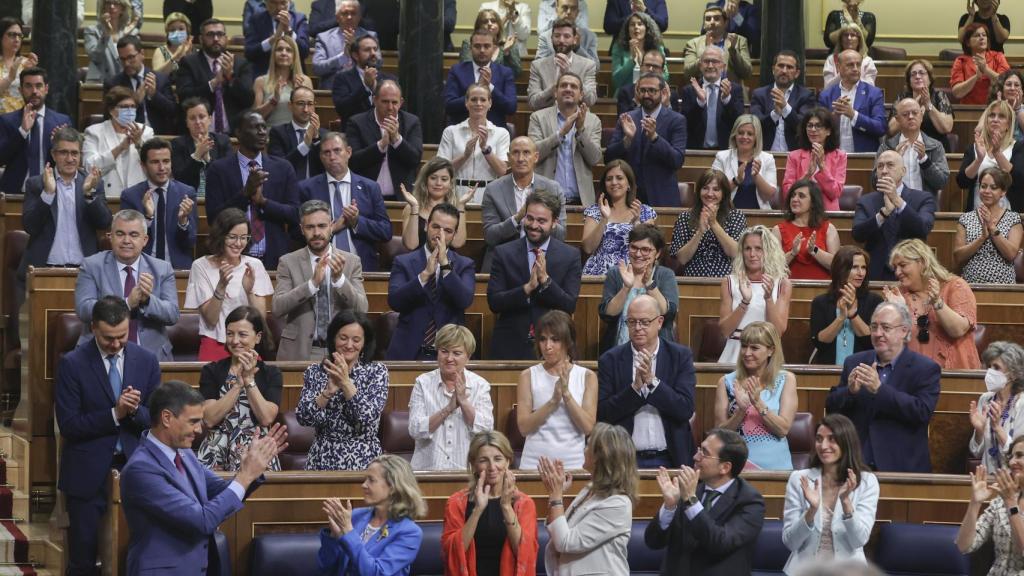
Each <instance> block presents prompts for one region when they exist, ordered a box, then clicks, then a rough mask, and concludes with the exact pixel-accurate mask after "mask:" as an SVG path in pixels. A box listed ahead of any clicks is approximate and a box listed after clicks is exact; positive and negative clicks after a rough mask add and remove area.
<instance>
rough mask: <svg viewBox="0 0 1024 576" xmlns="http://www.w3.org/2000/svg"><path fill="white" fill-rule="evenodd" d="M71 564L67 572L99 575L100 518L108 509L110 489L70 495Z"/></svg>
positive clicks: (68, 507)
mask: <svg viewBox="0 0 1024 576" xmlns="http://www.w3.org/2000/svg"><path fill="white" fill-rule="evenodd" d="M65 501H66V505H67V509H68V520H69V526H68V542H67V546H68V567H67V571H66V572H65V574H66V575H67V576H95V575H98V574H99V573H100V572H99V570H97V568H96V551H97V549H98V547H99V534H100V521H101V520H102V519H103V515H104V514H106V513H107V489H106V487H104V488H102V489H101V490H100V493H98V494H96V495H95V496H93V497H92V498H85V499H83V498H74V497H71V496H67V497H66V499H65Z"/></svg>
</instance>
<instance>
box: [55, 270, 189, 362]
mask: <svg viewBox="0 0 1024 576" xmlns="http://www.w3.org/2000/svg"><path fill="white" fill-rule="evenodd" d="M141 273H148V274H152V275H153V292H152V294H150V296H149V300H148V301H147V302H146V303H145V304H143V305H141V306H139V307H138V308H135V309H133V310H132V311H131V318H132V319H133V320H137V321H138V323H139V342H138V344H139V345H140V346H142V347H143V348H145V349H147V350H149V351H150V352H152V353H153V354H155V355H156V357H157V359H158V360H160V361H161V362H173V361H174V356H173V354H172V350H171V341H170V340H169V339H168V338H167V327H168V326H174V325H175V324H177V323H178V317H179V316H180V310H179V309H178V291H177V287H176V286H175V284H174V270H173V269H172V268H171V265H170V264H169V263H167V261H165V260H159V259H157V258H156V257H154V256H150V255H148V254H142V255H141V256H139V269H138V270H133V274H134V275H135V281H136V282H138V280H139V275H140V274H141ZM110 295H113V296H123V295H124V283H123V282H121V273H120V269H119V267H118V261H117V258H115V257H114V253H113V252H111V251H110V250H104V251H103V252H99V253H97V254H93V255H92V256H89V257H88V258H86V259H85V260H84V261H83V262H82V267H81V269H80V270H79V271H78V282H77V283H76V284H75V312H76V313H77V314H78V318H79V319H81V321H82V323H83V324H85V327H83V328H82V336H81V337H80V338H79V339H78V344H81V343H82V342H86V341H88V340H92V337H93V336H92V331H90V330H89V329H88V326H89V324H91V323H92V307H93V306H94V305H95V304H96V300H98V299H100V298H102V297H104V296H110Z"/></svg>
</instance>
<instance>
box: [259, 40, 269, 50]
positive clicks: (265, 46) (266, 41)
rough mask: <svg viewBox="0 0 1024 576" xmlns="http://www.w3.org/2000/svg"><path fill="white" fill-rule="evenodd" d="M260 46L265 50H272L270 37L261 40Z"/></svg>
mask: <svg viewBox="0 0 1024 576" xmlns="http://www.w3.org/2000/svg"><path fill="white" fill-rule="evenodd" d="M260 48H262V49H263V51H264V52H270V38H267V39H266V40H264V41H263V42H260Z"/></svg>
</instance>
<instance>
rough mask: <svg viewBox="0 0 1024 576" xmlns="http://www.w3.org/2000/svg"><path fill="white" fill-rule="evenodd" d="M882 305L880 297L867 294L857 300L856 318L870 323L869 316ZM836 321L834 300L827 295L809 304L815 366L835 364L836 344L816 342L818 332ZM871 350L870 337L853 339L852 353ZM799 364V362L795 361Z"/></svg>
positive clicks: (872, 293)
mask: <svg viewBox="0 0 1024 576" xmlns="http://www.w3.org/2000/svg"><path fill="white" fill-rule="evenodd" d="M881 303H882V297H881V296H879V295H878V294H876V293H874V292H868V293H866V294H864V295H863V296H861V297H860V298H857V316H859V317H860V319H861V320H863V321H864V323H865V324H870V323H871V315H872V314H874V313H875V308H876V307H878V305H879V304H881ZM835 319H836V299H835V298H834V297H833V296H832V295H831V294H829V293H825V294H820V295H818V296H816V297H815V298H814V300H813V301H812V302H811V341H813V342H814V347H815V349H817V351H818V353H817V354H815V355H814V363H815V364H835V363H836V343H835V341H834V340H833V341H832V342H818V332H821V331H822V330H824V329H825V327H826V326H828V325H829V324H831V323H832V321H833V320H835ZM870 349H871V336H870V335H868V336H856V337H854V339H853V352H854V353H857V352H863V351H864V350H870ZM795 361H797V362H799V361H800V360H795Z"/></svg>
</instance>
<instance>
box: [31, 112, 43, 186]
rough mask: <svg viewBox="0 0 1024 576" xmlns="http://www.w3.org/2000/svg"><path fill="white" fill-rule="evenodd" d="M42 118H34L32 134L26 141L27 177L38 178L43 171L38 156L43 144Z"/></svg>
mask: <svg viewBox="0 0 1024 576" xmlns="http://www.w3.org/2000/svg"><path fill="white" fill-rule="evenodd" d="M42 123H43V118H42V117H41V116H36V121H35V123H34V124H32V132H31V133H29V140H28V175H29V176H39V175H40V174H41V173H42V169H43V160H42V157H41V156H40V154H41V149H42V143H43V127H42Z"/></svg>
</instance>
